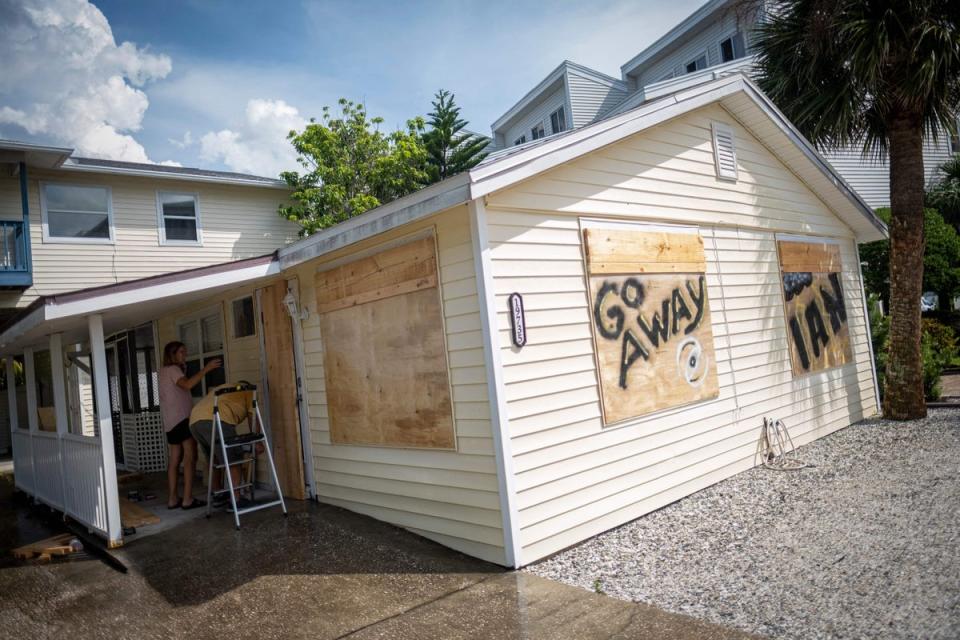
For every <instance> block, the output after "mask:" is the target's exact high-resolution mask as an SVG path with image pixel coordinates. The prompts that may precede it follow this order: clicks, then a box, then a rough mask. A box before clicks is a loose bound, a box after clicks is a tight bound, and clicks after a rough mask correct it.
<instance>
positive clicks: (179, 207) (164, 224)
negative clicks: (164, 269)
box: [157, 191, 201, 244]
mask: <svg viewBox="0 0 960 640" xmlns="http://www.w3.org/2000/svg"><path fill="white" fill-rule="evenodd" d="M157 209H158V211H157V213H158V214H159V218H160V220H159V221H158V222H159V226H160V243H161V244H200V240H201V238H200V212H199V207H198V206H197V195H196V194H194V193H173V192H169V191H158V192H157Z"/></svg>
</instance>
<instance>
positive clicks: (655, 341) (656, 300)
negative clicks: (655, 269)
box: [590, 273, 719, 423]
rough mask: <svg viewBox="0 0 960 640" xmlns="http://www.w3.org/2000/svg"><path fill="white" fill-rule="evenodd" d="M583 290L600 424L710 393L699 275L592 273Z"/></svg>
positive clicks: (709, 340) (708, 337)
mask: <svg viewBox="0 0 960 640" xmlns="http://www.w3.org/2000/svg"><path fill="white" fill-rule="evenodd" d="M590 293H591V299H592V301H593V314H592V315H593V321H594V339H595V344H596V348H597V361H598V365H599V368H600V386H601V390H602V399H603V412H604V418H605V421H606V422H607V423H614V422H619V421H621V420H624V419H626V418H631V417H635V416H640V415H643V414H646V413H650V412H653V411H658V410H661V409H666V408H668V407H674V406H678V405H683V404H688V403H691V402H697V401H700V400H706V399H709V398H716V397H717V395H718V394H719V385H718V382H717V369H716V355H715V354H714V349H713V332H712V329H711V324H710V323H711V318H710V308H709V303H708V300H707V286H706V278H705V276H704V274H702V273H690V274H634V275H591V277H590Z"/></svg>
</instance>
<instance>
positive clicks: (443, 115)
mask: <svg viewBox="0 0 960 640" xmlns="http://www.w3.org/2000/svg"><path fill="white" fill-rule="evenodd" d="M427 124H428V125H430V129H429V130H428V131H427V132H426V133H425V134H424V135H423V142H424V145H425V146H426V148H427V162H428V170H429V172H430V181H431V182H439V181H440V180H443V179H445V178H449V177H450V176H452V175H456V174H458V173H460V172H462V171H466V170H467V169H470V168H472V167H475V166H477V164H479V163H480V161H481V160H483V159H484V158H485V157H487V154H486V148H487V145H489V144H490V139H489V138H484V137H483V136H478V135H476V134H473V133H470V132H469V131H466V130H465V129H466V126H467V121H466V120H463V119H462V118H461V117H460V107H458V106H457V105H456V103H455V102H454V95H453V94H452V93H450V92H449V91H444V90H443V89H441V90H439V91H437V93H436V95H435V96H434V100H433V111H431V112H430V113H428V114H427Z"/></svg>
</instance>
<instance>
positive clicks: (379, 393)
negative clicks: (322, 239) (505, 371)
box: [316, 236, 456, 449]
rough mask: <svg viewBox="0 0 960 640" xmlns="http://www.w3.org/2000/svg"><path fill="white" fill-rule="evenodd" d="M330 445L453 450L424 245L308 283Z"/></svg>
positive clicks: (429, 251)
mask: <svg viewBox="0 0 960 640" xmlns="http://www.w3.org/2000/svg"><path fill="white" fill-rule="evenodd" d="M316 294H317V310H318V311H319V312H320V330H321V335H322V336H323V350H324V376H325V379H326V389H327V406H328V410H329V413H330V439H331V441H332V442H333V443H334V444H364V445H380V446H393V447H422V448H434V449H454V448H455V442H456V440H455V436H454V428H453V411H452V404H451V401H450V383H449V378H448V375H447V354H446V345H445V341H444V328H443V313H442V310H441V306H440V291H439V288H438V278H437V254H436V244H435V242H434V238H433V237H432V236H431V237H427V238H422V239H419V240H414V241H412V242H410V243H407V244H404V245H401V246H399V247H395V248H391V249H387V250H385V251H382V252H380V253H377V254H374V255H372V256H369V257H365V258H361V259H359V260H356V261H354V262H351V263H349V264H346V265H343V266H340V267H337V268H334V269H331V270H329V271H323V272H320V273H318V274H317V276H316Z"/></svg>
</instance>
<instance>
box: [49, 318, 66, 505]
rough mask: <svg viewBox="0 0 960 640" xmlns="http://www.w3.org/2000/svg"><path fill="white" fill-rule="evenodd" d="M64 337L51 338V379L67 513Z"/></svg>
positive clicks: (61, 476)
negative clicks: (64, 453) (64, 454)
mask: <svg viewBox="0 0 960 640" xmlns="http://www.w3.org/2000/svg"><path fill="white" fill-rule="evenodd" d="M63 376H64V369H63V335H61V334H59V333H54V334H52V335H51V336H50V377H51V378H53V410H54V413H55V414H56V417H57V460H58V463H59V465H60V500H61V503H62V505H63V512H64V513H67V473H66V469H65V467H64V460H63V435H64V434H65V433H67V427H68V426H69V425H68V423H67V386H66V384H65V382H64V379H63Z"/></svg>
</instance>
